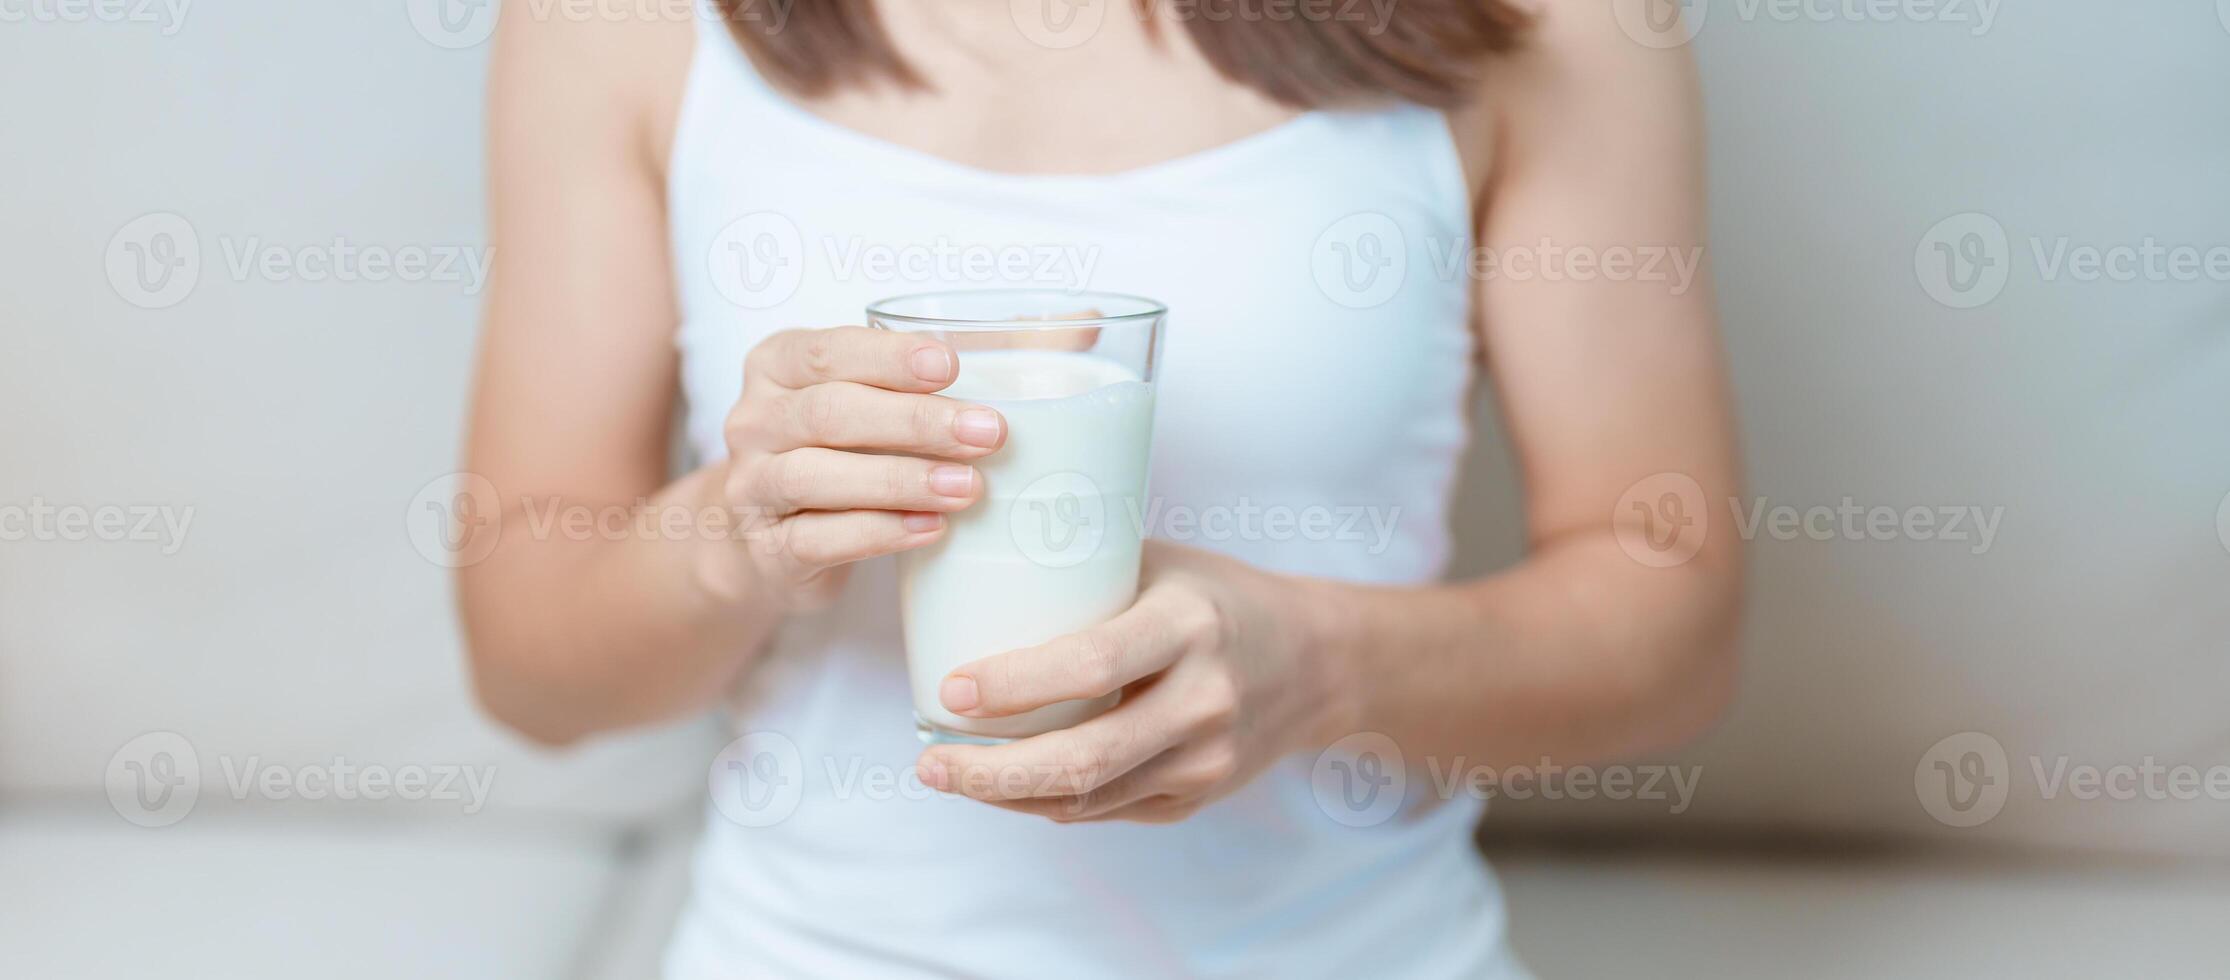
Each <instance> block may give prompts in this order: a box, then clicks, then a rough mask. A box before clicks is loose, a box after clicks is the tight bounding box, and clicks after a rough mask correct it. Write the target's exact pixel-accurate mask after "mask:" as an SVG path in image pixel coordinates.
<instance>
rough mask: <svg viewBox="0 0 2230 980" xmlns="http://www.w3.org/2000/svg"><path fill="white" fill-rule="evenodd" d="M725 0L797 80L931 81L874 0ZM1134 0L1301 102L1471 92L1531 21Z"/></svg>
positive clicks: (1480, 4) (1480, 6) (1232, 68)
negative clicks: (1168, 14)
mask: <svg viewBox="0 0 2230 980" xmlns="http://www.w3.org/2000/svg"><path fill="white" fill-rule="evenodd" d="M717 2H718V4H719V9H720V13H721V14H722V19H723V20H726V21H727V22H728V29H729V31H730V32H732V33H733V34H735V36H736V40H737V41H738V42H740V43H741V44H742V45H743V46H744V49H745V50H746V51H748V52H749V53H750V55H751V58H752V60H753V61H754V62H756V63H757V64H758V65H759V67H760V68H761V69H762V70H764V71H766V72H767V74H768V75H770V76H771V77H772V78H773V80H774V81H775V82H776V83H778V84H780V85H782V86H783V87H785V88H788V89H791V90H792V91H796V92H799V93H801V94H805V95H820V94H824V93H826V92H829V91H832V90H835V89H840V88H846V87H849V86H854V85H863V84H869V83H872V82H877V81H881V82H889V83H895V84H897V85H900V86H904V87H913V88H918V87H922V86H923V85H924V84H925V83H924V82H923V81H922V79H921V78H920V76H918V75H916V74H915V73H914V71H913V69H912V68H911V67H910V66H908V65H907V64H906V59H905V58H904V57H903V56H901V55H900V54H899V52H898V47H897V46H896V45H895V44H893V43H892V41H891V38H890V36H889V35H888V34H887V33H885V32H884V30H883V25H882V22H881V19H880V18H878V17H877V16H876V13H875V5H874V0H793V2H794V4H795V6H794V7H793V8H792V9H791V10H790V12H789V16H788V17H787V18H771V17H767V16H765V15H764V14H765V12H764V11H759V10H755V9H754V8H755V6H756V5H757V4H758V3H761V2H764V0H717ZM1049 2H1057V0H1049ZM1108 2H1111V3H1112V2H1120V0H1108ZM1134 2H1135V4H1136V7H1137V10H1138V12H1139V15H1140V16H1142V17H1150V16H1151V14H1152V13H1153V11H1154V8H1155V7H1156V6H1158V5H1161V4H1163V3H1172V4H1178V5H1181V7H1182V9H1181V10H1180V11H1179V13H1178V15H1177V16H1179V17H1180V18H1181V19H1182V20H1183V21H1184V24H1185V28H1186V30H1187V31H1188V32H1189V33H1190V34H1191V35H1192V41H1193V44H1194V45H1196V46H1197V47H1199V49H1200V51H1201V53H1202V54H1203V55H1204V56H1206V57H1207V59H1208V62H1209V64H1211V65H1214V66H1215V69H1216V71H1217V72H1219V73H1221V74H1222V75H1223V76H1224V77H1225V78H1229V79H1231V80H1232V81H1234V82H1238V83H1239V84H1242V85H1246V86H1248V87H1251V88H1253V89H1255V90H1256V91H1258V92H1261V93H1262V94H1264V95H1266V96H1268V97H1270V98H1272V99H1275V100H1277V101H1279V102H1282V103H1284V104H1286V105H1289V106H1294V107H1297V108H1315V107H1319V106H1328V105H1340V104H1347V103H1355V102H1365V101H1370V100H1374V99H1378V98H1384V97H1388V96H1391V97H1394V98H1398V99H1403V100H1407V101H1410V102H1416V103H1420V104H1423V105H1429V106H1436V107H1442V108H1445V107H1449V106H1454V105H1457V104H1459V103H1461V102H1463V101H1464V100H1465V99H1466V98H1467V97H1468V96H1469V95H1470V94H1471V91H1472V85H1473V83H1474V81H1475V78H1476V71H1477V63H1478V60H1479V58H1480V57H1481V56H1483V55H1485V54H1487V53H1489V52H1494V51H1502V50H1507V49H1509V48H1511V47H1513V46H1515V45H1516V43H1517V41H1518V38H1519V35H1520V34H1521V33H1522V32H1523V31H1524V28H1525V25H1526V22H1527V17H1526V15H1525V14H1524V13H1523V12H1521V11H1520V10H1519V9H1518V8H1517V7H1515V6H1513V5H1512V4H1511V3H1510V2H1508V0H1392V3H1393V12H1392V14H1391V16H1389V17H1387V18H1386V20H1385V21H1384V22H1383V23H1373V22H1371V21H1370V20H1368V19H1359V18H1358V17H1356V16H1353V15H1351V14H1350V13H1349V11H1352V10H1354V9H1358V0H1285V4H1284V5H1285V10H1286V11H1287V13H1286V14H1285V15H1284V16H1275V17H1273V16H1265V15H1263V14H1260V13H1255V14H1254V15H1252V16H1249V15H1248V14H1247V11H1248V10H1249V9H1258V8H1259V6H1260V4H1261V3H1262V2H1263V0H1134ZM1312 10H1314V11H1320V13H1317V14H1315V15H1311V14H1310V13H1309V11H1312ZM1155 23H1156V21H1154V20H1152V19H1148V20H1147V24H1148V26H1149V28H1151V27H1152V26H1153V25H1154V24H1155Z"/></svg>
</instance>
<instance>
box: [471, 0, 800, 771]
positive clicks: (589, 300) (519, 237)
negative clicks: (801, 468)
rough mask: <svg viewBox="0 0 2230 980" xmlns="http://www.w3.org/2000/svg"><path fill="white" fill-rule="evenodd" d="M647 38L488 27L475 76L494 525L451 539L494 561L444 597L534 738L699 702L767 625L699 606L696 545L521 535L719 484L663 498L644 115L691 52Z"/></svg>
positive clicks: (496, 702)
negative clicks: (489, 230)
mask: <svg viewBox="0 0 2230 980" xmlns="http://www.w3.org/2000/svg"><path fill="white" fill-rule="evenodd" d="M653 20H654V19H650V18H639V19H633V20H630V19H621V20H617V21H611V22H603V21H596V20H593V19H575V18H565V17H533V16H523V15H522V16H505V17H503V18H502V21H501V23H500V24H499V27H498V32H497V36H496V40H495V48H494V52H493V58H492V62H491V65H490V69H489V158H488V169H489V190H490V195H491V199H492V202H493V215H492V221H493V234H494V242H495V268H494V272H493V275H492V277H491V281H490V286H489V294H488V301H487V308H486V311H485V322H484V325H483V329H482V335H481V349H480V357H479V368H478V376H477V379H476V382H475V385H474V388H475V391H474V399H473V410H472V418H471V431H470V434H469V436H468V439H467V449H466V469H467V470H468V471H469V472H471V473H474V474H477V475H479V476H481V477H485V478H486V479H487V480H488V481H489V484H490V485H492V486H493V487H494V488H495V492H496V494H497V496H498V497H499V498H500V505H501V507H502V517H501V520H500V527H498V526H497V525H482V526H481V527H479V528H473V529H464V530H466V531H468V532H472V531H477V532H478V533H490V532H493V533H496V534H497V542H498V543H497V544H496V546H495V548H494V550H493V551H492V552H490V553H489V555H488V557H486V558H485V559H483V560H481V561H479V562H477V563H474V564H471V565H468V566H466V567H463V568H461V569H459V571H458V586H459V596H460V602H461V606H462V613H463V617H464V621H465V627H466V635H467V640H468V643H469V645H470V648H471V652H472V665H473V671H474V676H475V682H476V689H477V691H478V693H479V696H480V698H481V700H482V702H483V703H484V704H485V706H486V707H487V709H488V710H489V712H490V713H491V714H493V715H494V716H495V717H497V718H498V719H500V720H502V721H504V722H506V723H507V724H510V725H511V726H513V727H515V728H517V729H519V730H520V731H521V732H523V733H525V734H527V735H529V736H532V737H535V738H537V739H539V740H543V741H551V742H563V741H569V740H571V739H574V738H577V737H579V736H581V735H583V734H586V733H588V732H592V731H596V730H598V729H602V728H608V727H613V726H617V725H624V724H629V723H638V722H645V721H651V720H655V719H659V718H664V717H667V716H670V715H674V714H678V713H680V712H682V711H684V710H687V709H688V708H689V707H691V706H693V705H696V704H699V703H702V702H703V700H704V699H705V698H706V697H708V696H710V694H711V693H712V692H714V691H717V690H718V689H719V687H720V684H721V682H722V681H723V680H724V679H725V678H727V677H728V676H730V675H732V674H733V672H734V671H736V670H737V669H739V668H740V666H741V664H740V662H739V656H738V654H739V652H740V651H748V650H750V649H752V648H754V647H755V646H757V645H758V643H759V641H760V640H761V639H762V638H763V636H764V634H765V632H766V631H767V630H768V629H769V628H771V625H772V619H771V617H769V616H766V615H763V614H759V615H754V614H753V613H754V611H753V610H750V609H749V608H723V607H720V606H717V605H716V604H715V603H713V602H711V601H709V600H708V599H707V598H706V594H705V591H704V590H703V589H701V588H699V587H698V584H697V582H696V581H695V579H694V565H693V562H694V561H695V560H696V556H695V554H694V551H695V546H693V545H691V544H688V543H677V542H672V541H665V540H657V539H653V538H650V537H647V536H641V535H632V534H625V535H619V536H613V537H607V536H605V535H600V534H598V535H587V536H585V540H576V539H575V538H576V537H582V536H577V535H566V534H562V533H556V532H555V531H551V532H549V533H543V534H537V533H535V529H534V524H535V522H537V521H541V520H543V519H544V517H545V515H550V514H553V513H561V512H563V511H564V510H567V509H573V508H585V509H588V510H589V511H590V512H592V513H593V512H597V511H601V510H603V509H606V508H610V507H614V506H616V507H620V508H628V507H631V506H633V505H635V503H636V502H637V501H638V500H639V499H643V498H649V499H651V500H652V502H653V506H657V507H667V506H672V505H676V504H681V505H691V504H694V503H696V502H697V501H700V500H706V499H709V498H707V497H706V495H705V489H706V484H707V483H709V482H713V481H714V475H713V474H711V473H707V472H699V473H695V474H691V475H689V476H686V477H684V478H682V479H681V480H680V481H679V482H676V483H674V484H673V485H671V486H668V485H667V482H668V459H667V446H668V442H669V437H670V433H669V432H668V428H669V425H670V418H671V411H672V404H673V391H674V386H675V370H676V368H675V355H674V349H673V331H674V324H675V317H676V313H675V309H674V300H673V284H672V278H671V275H670V271H669V264H668V258H667V254H666V252H667V249H666V242H665V234H664V229H665V213H664V204H663V191H662V189H661V188H662V184H661V180H660V171H661V168H662V163H663V159H662V158H663V155H664V150H663V142H662V139H663V134H664V131H665V129H666V126H665V125H663V124H661V123H662V120H661V119H660V116H659V115H658V114H657V113H655V112H654V111H652V110H651V108H650V107H652V106H657V105H660V104H661V103H662V102H671V101H672V98H673V97H672V95H671V94H670V92H672V91H678V90H679V84H680V82H679V78H678V74H677V73H678V72H680V71H682V70H685V68H686V66H687V63H688V53H689V52H688V47H687V38H688V35H687V33H686V31H687V28H688V25H687V23H686V22H682V23H680V27H681V29H682V32H683V33H681V34H680V35H679V40H680V42H681V47H680V49H679V50H678V51H676V50H674V49H673V41H674V38H673V36H672V35H673V34H674V32H673V31H672V30H671V29H670V27H671V25H665V24H662V23H653V22H652V21H653ZM669 89H670V90H669ZM553 506H555V507H556V508H558V509H559V510H558V511H556V512H553V511H550V510H548V508H550V507H553ZM467 553H469V551H468V552H467Z"/></svg>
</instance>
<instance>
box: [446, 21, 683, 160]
mask: <svg viewBox="0 0 2230 980" xmlns="http://www.w3.org/2000/svg"><path fill="white" fill-rule="evenodd" d="M700 16H701V14H700V8H698V7H697V6H696V4H695V3H694V2H693V0H571V2H556V3H518V4H505V5H504V6H503V8H502V13H501V15H500V18H501V19H500V20H499V22H498V26H497V29H496V41H495V48H494V52H493V55H492V57H491V64H490V69H489V86H490V92H491V97H492V99H493V100H494V101H495V102H496V103H497V104H499V105H500V104H506V103H508V104H512V105H520V106H525V107H532V109H533V111H532V112H530V113H527V114H528V115H530V116H532V117H537V118H543V119H551V120H568V121H570V122H572V123H576V124H580V125H583V126H586V127H590V128H593V129H595V130H597V131H599V132H600V133H601V134H602V135H604V136H605V137H606V138H616V139H624V140H626V141H627V142H628V143H629V144H631V145H630V146H629V147H628V149H629V150H630V151H631V152H639V153H640V154H641V156H642V159H643V160H644V161H645V162H646V165H648V166H650V167H652V168H654V169H655V171H656V172H658V173H661V174H662V173H663V172H664V170H665V166H666V156H667V151H668V147H669V146H670V145H671V144H672V142H673V135H674V126H675V122H676V120H677V119H678V118H679V116H680V110H681V100H682V93H683V90H684V88H685V87H686V85H687V83H688V77H689V65H690V61H691V58H692V54H693V52H694V50H695V43H696V34H697V31H698V30H699V29H700V28H699V24H698V21H699V19H700Z"/></svg>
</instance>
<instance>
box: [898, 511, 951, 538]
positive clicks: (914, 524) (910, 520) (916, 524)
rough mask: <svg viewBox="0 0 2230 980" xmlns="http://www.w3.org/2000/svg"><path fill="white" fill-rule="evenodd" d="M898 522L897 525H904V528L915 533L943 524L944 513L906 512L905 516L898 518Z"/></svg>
mask: <svg viewBox="0 0 2230 980" xmlns="http://www.w3.org/2000/svg"><path fill="white" fill-rule="evenodd" d="M898 523H899V526H901V527H904V528H905V529H906V530H908V531H912V532H913V533H915V534H920V533H922V532H924V531H934V530H936V529H938V528H940V527H943V526H945V515H943V514H907V515H906V516H904V517H901V518H899V519H898Z"/></svg>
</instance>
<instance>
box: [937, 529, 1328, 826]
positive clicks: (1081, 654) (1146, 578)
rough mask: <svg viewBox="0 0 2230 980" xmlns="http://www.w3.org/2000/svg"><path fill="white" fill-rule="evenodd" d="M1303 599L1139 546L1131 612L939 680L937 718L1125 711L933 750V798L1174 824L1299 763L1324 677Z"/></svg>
mask: <svg viewBox="0 0 2230 980" xmlns="http://www.w3.org/2000/svg"><path fill="white" fill-rule="evenodd" d="M1317 592H1318V589H1317V587H1316V586H1315V585H1314V584H1313V583H1309V582H1305V581H1303V580H1297V579H1289V578H1283V577H1280V576H1276V575H1273V574H1271V573H1268V572H1264V571H1261V570H1259V569H1255V568H1252V567H1250V566H1248V565H1246V564H1244V563H1242V562H1239V561H1236V560H1234V559H1230V558H1225V557H1223V556H1220V555H1215V554H1211V553H1209V552H1205V551H1200V550H1198V549H1193V548H1187V547H1183V546H1180V545H1173V544H1169V543H1167V542H1161V541H1148V542H1146V546H1145V554H1144V558H1143V562H1142V567H1141V571H1140V575H1139V592H1138V600H1137V602H1136V603H1134V604H1133V605H1132V606H1131V608H1130V609H1128V610H1127V611H1125V612H1123V613H1122V614H1121V615H1118V616H1116V617H1115V618H1114V619H1112V620H1109V621H1108V622H1107V623H1105V624H1103V625H1101V626H1099V627H1096V628H1094V629H1091V630H1086V631H1084V632H1082V633H1075V634H1071V635H1068V636H1064V637H1061V638H1059V639H1056V640H1053V641H1051V642H1049V643H1045V644H1041V645H1039V646H1035V647H1027V648H1024V649H1021V650H1014V651H1010V652H1007V653H1002V654H999V655H997V656H993V657H986V658H984V659H982V660H978V661H975V662H974V663H971V664H968V665H966V666H964V667H961V668H960V669H958V670H956V671H953V672H952V673H951V674H948V675H946V677H945V680H944V684H943V687H942V689H941V690H940V692H939V693H940V696H941V698H942V700H943V701H944V705H945V707H946V708H947V709H949V710H951V711H953V712H954V713H956V714H960V715H963V716H967V717H976V718H996V717H1001V716H1005V715H1012V714H1017V713H1020V712H1023V711H1027V710H1030V709H1032V708H1037V707H1041V706H1043V705H1048V704H1052V703H1054V702H1057V701H1068V700H1073V699H1078V698H1094V697H1099V696H1101V695H1104V694H1107V693H1108V692H1111V691H1115V690H1118V689H1120V690H1121V691H1122V692H1123V697H1122V703H1120V704H1118V705H1117V706H1116V707H1115V708H1113V709H1112V710H1109V711H1108V712H1107V713H1105V714H1102V715H1100V716H1098V717H1095V718H1093V719H1091V720H1089V721H1086V722H1083V723H1081V724H1079V725H1077V726H1076V727H1074V728H1067V729H1063V730H1060V731H1056V732H1049V733H1046V734H1043V735H1036V736H1032V737H1029V738H1024V739H1018V740H1015V741H1013V742H1008V743H1006V744H1003V745H939V746H933V747H931V748H930V749H928V750H927V751H924V752H923V753H922V755H921V759H920V761H919V763H918V764H917V765H918V769H919V774H920V776H921V780H922V782H923V783H925V784H927V785H928V786H930V787H931V788H933V789H938V790H942V791H945V792H948V793H958V794H961V795H964V796H969V797H972V798H974V799H978V800H982V801H984V802H986V803H990V804H993V805H996V806H1001V807H1005V808H1007V809H1010V810H1018V811H1021V812H1023V813H1034V814H1038V815H1040V816H1045V817H1050V818H1052V819H1054V820H1057V821H1061V822H1068V821H1077V820H1136V821H1142V822H1148V823H1168V822H1172V821H1176V820H1182V819H1184V818H1185V817H1186V816H1189V815H1190V814H1191V813H1192V812H1193V811H1194V810H1197V809H1199V808H1200V807H1201V806H1203V805H1205V804H1207V803H1209V802H1212V801H1214V800H1216V799H1219V798H1221V797H1222V796H1224V795H1225V794H1228V793H1230V792H1231V791H1233V790H1235V789H1237V788H1239V787H1240V786H1243V785H1245V784H1246V782H1247V781H1248V780H1250V779H1252V778H1254V777H1255V775H1257V774H1258V773H1260V772H1261V771H1262V770H1263V769H1264V768H1267V767H1268V766H1269V765H1270V764H1271V763H1272V762H1274V761H1276V760H1277V759H1278V758H1279V757H1280V756H1283V755H1285V754H1287V753H1289V752H1293V751H1296V750H1300V749H1304V748H1309V747H1312V745H1313V742H1314V741H1315V739H1316V738H1317V737H1318V735H1319V732H1320V731H1321V730H1322V729H1323V727H1324V725H1325V720H1326V712H1325V706H1326V705H1327V704H1331V703H1335V702H1336V698H1335V697H1334V694H1335V693H1336V691H1337V690H1338V685H1337V683H1336V681H1335V680H1334V677H1335V671H1333V670H1331V669H1329V665H1327V664H1324V663H1321V662H1319V661H1320V659H1321V658H1316V657H1313V656H1312V652H1313V651H1312V648H1313V647H1314V646H1315V644H1313V643H1312V642H1311V638H1310V636H1309V635H1308V629H1307V627H1305V626H1304V625H1303V624H1304V623H1306V622H1309V621H1312V620H1313V619H1315V614H1316V613H1317V612H1318V611H1319V610H1317V609H1314V608H1312V606H1311V605H1310V604H1311V602H1312V601H1314V597H1315V596H1316V595H1317Z"/></svg>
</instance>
